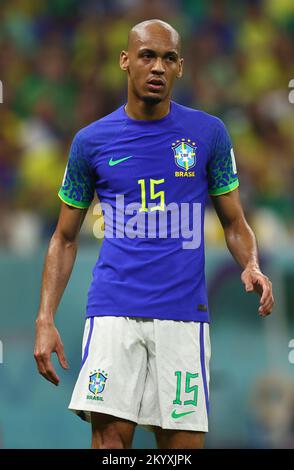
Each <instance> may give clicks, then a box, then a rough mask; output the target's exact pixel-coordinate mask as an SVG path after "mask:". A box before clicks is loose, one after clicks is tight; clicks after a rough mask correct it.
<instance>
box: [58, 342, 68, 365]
mask: <svg viewBox="0 0 294 470" xmlns="http://www.w3.org/2000/svg"><path fill="white" fill-rule="evenodd" d="M56 354H57V357H58V360H59V364H60V365H61V367H63V369H69V365H68V362H67V359H66V357H65V354H64V349H63V346H59V347H57V348H56Z"/></svg>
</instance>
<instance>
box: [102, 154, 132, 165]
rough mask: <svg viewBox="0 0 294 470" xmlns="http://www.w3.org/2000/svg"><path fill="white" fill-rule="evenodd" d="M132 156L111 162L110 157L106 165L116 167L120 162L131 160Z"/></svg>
mask: <svg viewBox="0 0 294 470" xmlns="http://www.w3.org/2000/svg"><path fill="white" fill-rule="evenodd" d="M132 156H133V155H130V156H129V157H123V158H119V159H118V160H112V157H111V159H110V160H109V162H108V164H109V166H114V165H117V164H118V163H121V162H124V161H125V160H128V159H129V158H132Z"/></svg>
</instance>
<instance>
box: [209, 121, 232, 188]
mask: <svg viewBox="0 0 294 470" xmlns="http://www.w3.org/2000/svg"><path fill="white" fill-rule="evenodd" d="M218 122H219V126H218V128H217V132H216V139H215V145H214V150H213V154H212V156H211V159H210V162H209V164H208V193H209V194H210V195H211V196H219V195H220V194H225V193H228V192H230V191H233V189H236V188H237V187H238V186H239V180H238V176H237V168H236V161H235V156H234V150H233V147H232V142H231V139H230V136H229V133H228V131H227V129H226V126H225V125H224V123H223V122H222V121H221V120H220V119H218Z"/></svg>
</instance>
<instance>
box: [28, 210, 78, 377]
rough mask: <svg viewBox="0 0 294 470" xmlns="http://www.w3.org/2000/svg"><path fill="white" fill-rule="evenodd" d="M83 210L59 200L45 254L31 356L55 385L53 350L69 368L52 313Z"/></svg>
mask: <svg viewBox="0 0 294 470" xmlns="http://www.w3.org/2000/svg"><path fill="white" fill-rule="evenodd" d="M86 213H87V210H86V209H77V208H75V207H70V206H68V205H67V204H64V203H62V205H61V210H60V215H59V219H58V223H57V226H56V230H55V232H54V234H53V236H52V238H51V240H50V243H49V247H48V251H47V254H46V258H45V266H44V270H43V276H42V287H41V300H40V307H39V312H38V316H37V320H36V340H35V351H34V356H35V359H36V362H37V366H38V370H39V372H40V374H42V375H43V377H45V378H46V379H47V380H49V381H50V382H52V383H53V384H55V385H58V383H59V377H58V376H57V374H56V372H55V370H54V368H53V365H52V363H51V354H52V352H56V354H57V356H58V359H59V362H60V364H61V366H62V367H63V368H64V369H67V368H68V364H67V360H66V358H65V355H64V349H63V344H62V341H61V339H60V336H59V333H58V331H57V329H56V327H55V325H54V316H55V314H56V311H57V307H58V305H59V302H60V300H61V297H62V295H63V292H64V290H65V288H66V285H67V283H68V280H69V278H70V275H71V272H72V269H73V265H74V262H75V258H76V253H77V240H78V235H79V232H80V228H81V226H82V223H83V221H84V218H85V216H86Z"/></svg>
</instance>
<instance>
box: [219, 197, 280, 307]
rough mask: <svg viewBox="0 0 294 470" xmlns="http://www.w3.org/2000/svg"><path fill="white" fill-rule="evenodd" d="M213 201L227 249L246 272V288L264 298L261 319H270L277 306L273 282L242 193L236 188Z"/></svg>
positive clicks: (261, 300)
mask: <svg viewBox="0 0 294 470" xmlns="http://www.w3.org/2000/svg"><path fill="white" fill-rule="evenodd" d="M211 199H212V202H213V204H214V207H215V210H216V213H217V215H218V217H219V219H220V222H221V224H222V226H223V229H224V233H225V239H226V243H227V247H228V249H229V250H230V252H231V254H232V256H233V257H234V259H235V260H236V261H237V263H238V264H239V265H240V266H241V268H242V269H243V272H242V274H241V279H242V282H243V283H244V285H245V289H246V291H247V292H252V291H256V292H257V293H258V294H259V295H260V297H261V298H260V306H259V310H258V311H259V314H260V315H261V316H266V315H268V314H269V313H271V311H272V308H273V304H274V298H273V293H272V283H271V281H270V280H269V278H268V277H267V276H265V275H264V274H263V273H262V272H261V270H260V267H259V259H258V248H257V243H256V238H255V235H254V233H253V230H252V229H251V228H250V226H249V225H248V223H247V221H246V219H245V216H244V212H243V208H242V205H241V202H240V196H239V191H238V189H235V190H234V191H231V192H229V193H226V194H222V195H220V196H212V197H211Z"/></svg>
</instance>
